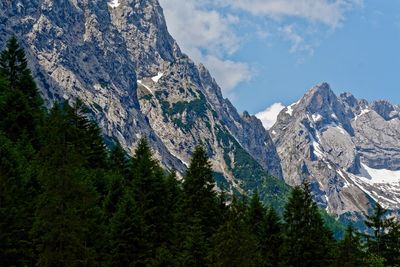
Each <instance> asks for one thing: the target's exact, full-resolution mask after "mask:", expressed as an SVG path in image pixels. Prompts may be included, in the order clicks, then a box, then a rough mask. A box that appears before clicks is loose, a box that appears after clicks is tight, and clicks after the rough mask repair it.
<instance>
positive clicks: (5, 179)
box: [0, 131, 34, 266]
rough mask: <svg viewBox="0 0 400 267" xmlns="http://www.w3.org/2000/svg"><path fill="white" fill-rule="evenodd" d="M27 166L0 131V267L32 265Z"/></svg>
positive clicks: (31, 215) (29, 192)
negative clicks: (0, 266)
mask: <svg viewBox="0 0 400 267" xmlns="http://www.w3.org/2000/svg"><path fill="white" fill-rule="evenodd" d="M30 181H32V174H31V172H30V165H29V163H28V161H27V159H26V158H25V157H24V154H23V153H22V152H21V151H20V150H19V149H18V147H17V146H16V145H15V144H14V143H13V142H11V141H10V140H9V139H8V138H7V137H5V136H4V134H3V133H2V132H1V131H0V240H1V241H0V258H1V265H2V266H24V265H32V264H33V259H32V256H33V255H32V252H33V251H32V241H31V238H30V235H29V229H30V228H31V224H32V219H33V210H32V202H33V197H34V194H32V190H31V184H30Z"/></svg>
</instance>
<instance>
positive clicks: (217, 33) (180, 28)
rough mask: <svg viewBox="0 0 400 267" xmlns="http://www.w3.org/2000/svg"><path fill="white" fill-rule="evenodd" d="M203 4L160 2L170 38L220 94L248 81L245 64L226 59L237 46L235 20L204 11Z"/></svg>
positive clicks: (174, 0) (180, 0)
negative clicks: (200, 66) (198, 65)
mask: <svg viewBox="0 0 400 267" xmlns="http://www.w3.org/2000/svg"><path fill="white" fill-rule="evenodd" d="M206 2H207V1H198V0H160V3H161V6H162V7H163V9H164V14H165V17H166V20H167V25H168V29H169V31H170V33H171V34H172V36H173V37H174V38H175V39H176V40H177V42H178V44H179V45H180V46H181V48H182V51H183V52H184V53H186V54H188V55H189V56H190V57H191V58H192V59H193V60H194V61H195V62H197V63H203V64H204V65H205V66H206V67H207V68H208V69H209V70H210V71H211V74H212V75H213V76H214V77H215V79H216V80H217V82H218V84H219V85H220V87H221V88H222V91H223V92H224V94H227V95H229V94H231V91H232V90H233V89H234V88H235V87H236V86H237V85H238V84H240V83H241V82H244V81H247V80H249V79H250V76H251V71H250V67H249V66H248V64H246V63H244V62H238V61H234V60H231V59H229V57H230V56H231V55H232V54H234V53H235V52H236V51H237V49H238V48H239V47H240V42H241V40H240V38H239V37H238V36H237V35H236V34H235V33H234V31H233V29H232V28H233V27H234V26H235V25H236V24H237V23H239V18H238V17H236V16H234V15H232V14H230V13H227V14H223V13H221V12H218V11H217V10H216V9H210V8H207V7H208V5H207V4H206Z"/></svg>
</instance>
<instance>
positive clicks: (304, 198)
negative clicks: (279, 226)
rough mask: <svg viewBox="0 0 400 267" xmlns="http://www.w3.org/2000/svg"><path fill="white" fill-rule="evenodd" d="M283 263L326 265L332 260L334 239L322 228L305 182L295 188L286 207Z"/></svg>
mask: <svg viewBox="0 0 400 267" xmlns="http://www.w3.org/2000/svg"><path fill="white" fill-rule="evenodd" d="M284 220H285V242H284V247H283V254H284V261H285V262H284V263H285V265H286V266H328V265H329V264H331V263H332V260H333V255H332V248H333V238H332V233H331V232H330V231H329V230H328V229H327V228H326V227H325V225H324V222H323V220H322V216H321V214H320V212H319V210H318V207H317V205H316V204H315V203H314V202H313V200H312V197H311V194H310V191H309V188H308V185H304V187H302V188H301V187H295V188H294V189H293V191H292V194H291V196H290V197H289V201H288V203H287V204H286V207H285V213H284Z"/></svg>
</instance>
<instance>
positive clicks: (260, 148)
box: [0, 0, 284, 194]
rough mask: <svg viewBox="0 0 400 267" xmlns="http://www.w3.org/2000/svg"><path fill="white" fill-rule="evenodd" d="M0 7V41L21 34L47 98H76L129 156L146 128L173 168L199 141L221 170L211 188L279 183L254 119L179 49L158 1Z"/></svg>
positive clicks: (27, 0) (246, 189) (245, 189)
mask: <svg viewBox="0 0 400 267" xmlns="http://www.w3.org/2000/svg"><path fill="white" fill-rule="evenodd" d="M0 7H1V11H0V12H1V13H0V20H1V21H2V23H3V25H4V27H3V28H2V29H1V30H0V40H1V42H2V43H5V41H6V40H7V39H8V38H9V37H10V36H11V35H12V34H14V33H15V34H17V35H18V37H19V38H20V39H21V41H22V44H23V46H24V48H25V49H26V51H27V57H28V59H29V61H30V63H31V64H30V65H31V68H32V72H33V75H34V76H35V78H36V80H37V81H38V85H39V88H40V89H41V91H42V93H43V95H44V97H45V99H46V101H47V105H51V103H52V102H53V101H55V100H63V99H65V100H69V101H73V100H74V99H76V98H79V99H81V100H82V101H83V102H84V103H85V104H86V105H87V106H88V107H90V108H91V110H92V114H91V116H92V117H93V118H94V119H95V120H96V121H97V123H98V124H99V126H100V127H101V128H102V130H103V133H104V134H105V136H106V137H107V139H108V141H109V142H114V140H117V141H118V142H119V143H121V145H122V146H123V147H124V148H125V149H126V150H127V151H129V152H130V153H131V154H132V153H133V151H134V148H135V145H136V143H137V142H138V140H139V139H140V138H141V137H144V136H146V137H147V138H148V139H149V142H150V144H151V146H152V148H153V150H154V151H155V155H156V157H157V159H159V160H160V161H161V162H162V165H163V166H164V167H166V168H167V169H176V170H177V171H178V172H181V173H182V172H184V171H185V169H186V163H187V162H188V159H189V157H190V155H191V152H192V151H193V149H194V147H195V146H196V145H197V144H198V143H199V142H200V140H201V142H203V144H204V146H205V148H206V150H207V152H208V154H209V155H210V158H211V162H212V164H213V167H214V171H215V172H216V173H219V175H222V177H224V179H219V184H218V185H219V187H226V188H227V191H229V192H231V193H234V192H242V193H246V194H251V193H252V192H253V191H254V190H255V189H258V190H259V191H260V192H263V189H262V187H265V185H263V182H262V181H263V179H264V178H262V177H269V174H271V175H274V176H276V177H278V179H275V178H274V179H272V178H266V179H267V180H268V179H269V181H270V182H271V183H273V184H274V183H275V184H276V185H277V188H281V189H282V188H283V186H284V185H283V182H281V180H279V179H282V178H283V177H282V170H281V167H280V163H279V157H278V155H277V153H276V149H275V146H274V144H273V142H272V139H271V137H270V136H269V133H268V132H267V131H266V130H265V129H264V128H263V127H262V125H261V123H260V122H259V121H258V119H256V118H255V117H252V116H249V115H248V114H244V116H241V115H240V114H239V113H238V112H237V110H236V109H235V108H234V107H233V105H232V104H231V103H230V102H229V100H227V99H224V98H223V96H222V93H221V89H220V88H219V86H218V85H217V83H216V82H215V80H214V79H213V77H212V76H211V75H210V73H209V72H208V71H207V69H206V68H205V67H204V66H203V65H201V64H199V65H197V64H195V63H194V62H193V61H192V60H191V59H190V58H189V57H188V56H187V55H185V54H184V53H182V52H181V50H180V48H179V46H178V44H177V43H176V41H175V40H174V39H173V38H172V37H171V35H170V34H169V33H168V29H167V26H166V23H165V19H164V16H163V12H162V8H161V6H160V5H159V3H158V1H156V0H150V1H141V0H120V1H117V3H114V2H113V3H111V5H110V2H108V1H106V0H97V1H89V0H84V1H74V0H69V1H61V0H55V1H50V0H44V1H41V2H38V1H34V0H18V1H13V2H4V1H3V2H1V3H0ZM256 176H260V177H256ZM257 179H258V180H257ZM271 179H272V180H271ZM282 190H283V189H282ZM278 191H279V190H278Z"/></svg>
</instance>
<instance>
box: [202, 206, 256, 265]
mask: <svg viewBox="0 0 400 267" xmlns="http://www.w3.org/2000/svg"><path fill="white" fill-rule="evenodd" d="M246 213H247V210H246V205H245V204H243V203H239V202H237V201H236V200H234V201H233V203H232V204H231V205H230V209H229V215H228V218H227V220H226V221H225V222H224V223H223V224H222V225H221V226H220V228H219V229H218V230H217V232H216V233H215V234H214V235H213V236H212V238H211V250H210V253H209V256H208V260H209V262H210V265H211V266H221V267H222V266H249V267H251V266H262V260H261V255H260V251H259V249H257V247H258V241H257V239H256V237H255V236H254V235H253V234H252V231H251V228H252V227H251V225H249V224H248V218H246V217H247V216H248V214H246ZM257 221H258V220H257ZM261 222H262V221H260V224H261ZM253 229H255V228H253ZM260 229H261V227H260ZM257 230H258V229H257Z"/></svg>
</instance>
